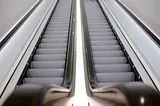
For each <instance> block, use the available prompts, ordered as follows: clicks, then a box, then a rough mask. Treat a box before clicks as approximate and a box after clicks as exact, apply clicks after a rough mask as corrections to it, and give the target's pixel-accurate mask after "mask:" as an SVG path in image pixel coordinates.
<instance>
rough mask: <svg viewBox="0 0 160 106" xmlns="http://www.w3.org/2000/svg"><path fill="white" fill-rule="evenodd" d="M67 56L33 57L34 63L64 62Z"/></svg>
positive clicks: (47, 55)
mask: <svg viewBox="0 0 160 106" xmlns="http://www.w3.org/2000/svg"><path fill="white" fill-rule="evenodd" d="M65 58H66V54H36V55H34V57H33V60H34V61H63V60H65Z"/></svg>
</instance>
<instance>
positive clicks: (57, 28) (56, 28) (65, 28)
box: [46, 27, 68, 31]
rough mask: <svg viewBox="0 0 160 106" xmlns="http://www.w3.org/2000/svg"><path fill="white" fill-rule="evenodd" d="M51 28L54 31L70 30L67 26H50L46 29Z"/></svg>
mask: <svg viewBox="0 0 160 106" xmlns="http://www.w3.org/2000/svg"><path fill="white" fill-rule="evenodd" d="M50 30H53V31H55V30H56V31H61V30H64V31H68V28H67V27H48V28H47V29H46V31H50Z"/></svg>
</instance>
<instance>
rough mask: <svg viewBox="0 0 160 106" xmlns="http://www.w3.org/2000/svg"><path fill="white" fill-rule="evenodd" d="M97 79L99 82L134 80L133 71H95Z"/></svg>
mask: <svg viewBox="0 0 160 106" xmlns="http://www.w3.org/2000/svg"><path fill="white" fill-rule="evenodd" d="M96 76H97V80H98V82H100V83H104V82H130V81H134V77H135V76H134V73H133V72H123V73H122V72H121V73H118V72H117V73H96Z"/></svg>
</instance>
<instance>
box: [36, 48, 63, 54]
mask: <svg viewBox="0 0 160 106" xmlns="http://www.w3.org/2000/svg"><path fill="white" fill-rule="evenodd" d="M64 53H66V48H56V49H37V51H36V54H64Z"/></svg>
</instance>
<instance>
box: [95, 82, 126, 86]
mask: <svg viewBox="0 0 160 106" xmlns="http://www.w3.org/2000/svg"><path fill="white" fill-rule="evenodd" d="M124 83H129V82H108V83H97V84H96V85H97V87H104V86H105V87H112V86H115V85H118V84H124Z"/></svg>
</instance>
